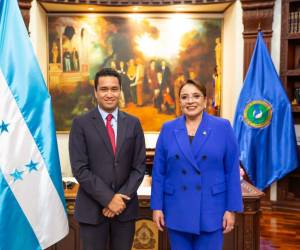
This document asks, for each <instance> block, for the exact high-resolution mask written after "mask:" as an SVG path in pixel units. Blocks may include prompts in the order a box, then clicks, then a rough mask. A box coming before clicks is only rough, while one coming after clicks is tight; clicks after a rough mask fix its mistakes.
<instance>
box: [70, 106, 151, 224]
mask: <svg viewBox="0 0 300 250" xmlns="http://www.w3.org/2000/svg"><path fill="white" fill-rule="evenodd" d="M116 146H117V148H116V156H114V154H113V149H112V145H111V142H110V140H109V137H108V134H107V131H106V127H105V124H104V121H103V119H102V117H101V115H100V113H99V110H98V108H95V109H94V110H92V111H91V112H89V113H87V114H85V115H83V116H80V117H77V118H75V119H74V121H73V125H72V128H71V131H70V138H69V152H70V161H71V166H72V171H73V174H74V176H75V178H76V179H77V180H78V182H79V184H80V186H79V190H78V193H77V198H76V203H75V218H76V219H77V220H78V221H79V222H82V223H88V224H98V223H101V222H102V221H104V220H105V217H104V216H103V215H102V209H103V208H104V207H107V205H108V204H109V202H110V201H111V200H112V198H113V196H114V194H115V193H121V194H125V195H127V196H129V197H130V198H131V200H130V201H127V202H126V209H125V210H124V211H123V213H121V214H120V215H119V216H118V217H117V218H118V220H120V221H128V220H132V219H136V217H137V213H138V197H137V192H136V191H137V189H138V187H139V185H140V183H141V181H142V179H143V177H144V172H145V168H146V165H145V140H144V133H143V130H142V127H141V124H140V122H139V120H138V119H137V118H135V117H133V116H131V115H129V114H127V113H124V112H121V111H119V112H118V119H117V143H116Z"/></svg>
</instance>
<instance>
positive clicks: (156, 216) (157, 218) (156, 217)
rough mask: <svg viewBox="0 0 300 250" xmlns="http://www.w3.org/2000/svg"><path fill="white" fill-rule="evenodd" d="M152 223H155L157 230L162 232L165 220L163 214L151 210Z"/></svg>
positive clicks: (159, 211)
mask: <svg viewBox="0 0 300 250" xmlns="http://www.w3.org/2000/svg"><path fill="white" fill-rule="evenodd" d="M153 221H154V222H155V224H156V226H157V228H158V230H160V231H164V228H163V227H164V226H165V219H164V213H163V211H161V210H153Z"/></svg>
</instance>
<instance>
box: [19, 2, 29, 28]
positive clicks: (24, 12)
mask: <svg viewBox="0 0 300 250" xmlns="http://www.w3.org/2000/svg"><path fill="white" fill-rule="evenodd" d="M31 2H32V0H18V3H19V7H20V10H21V13H22V16H23V19H24V22H25V25H26V28H27V30H28V26H29V21H30V8H31Z"/></svg>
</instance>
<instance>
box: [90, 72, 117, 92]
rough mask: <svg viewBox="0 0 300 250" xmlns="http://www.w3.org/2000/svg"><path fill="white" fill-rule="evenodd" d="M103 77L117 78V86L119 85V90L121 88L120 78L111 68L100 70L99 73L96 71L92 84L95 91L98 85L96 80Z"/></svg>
mask: <svg viewBox="0 0 300 250" xmlns="http://www.w3.org/2000/svg"><path fill="white" fill-rule="evenodd" d="M103 76H113V77H116V78H118V81H119V85H120V88H121V76H120V74H119V73H118V72H117V71H116V70H114V69H112V68H104V69H101V70H100V71H98V72H97V73H96V75H95V82H94V85H95V90H97V87H98V84H99V83H98V79H99V78H100V77H103Z"/></svg>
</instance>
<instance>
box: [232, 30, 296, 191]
mask: <svg viewBox="0 0 300 250" xmlns="http://www.w3.org/2000/svg"><path fill="white" fill-rule="evenodd" d="M234 131H235V134H236V136H237V139H238V142H239V145H240V151H241V157H240V160H241V162H242V164H243V166H244V168H245V170H246V172H247V174H248V176H249V178H250V179H251V181H252V182H253V183H254V185H255V186H256V187H258V188H260V189H264V188H266V187H268V186H269V185H271V184H272V182H274V181H277V180H279V179H280V178H282V177H283V176H285V175H286V174H288V173H289V172H291V171H293V170H294V169H296V168H297V167H298V155H297V144H296V136H295V129H294V124H293V118H292V113H291V104H290V101H289V99H288V97H287V96H286V93H285V91H284V89H283V87H282V85H281V82H280V79H279V77H278V74H277V72H276V70H275V67H274V65H273V62H272V59H271V57H270V55H269V52H268V50H267V48H266V45H265V43H264V40H263V35H262V33H261V32H259V33H258V37H257V40H256V45H255V48H254V52H253V55H252V59H251V62H250V65H249V69H248V72H247V75H246V78H245V82H244V86H243V89H242V91H241V94H240V97H239V100H238V104H237V108H236V113H235V118H234Z"/></svg>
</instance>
